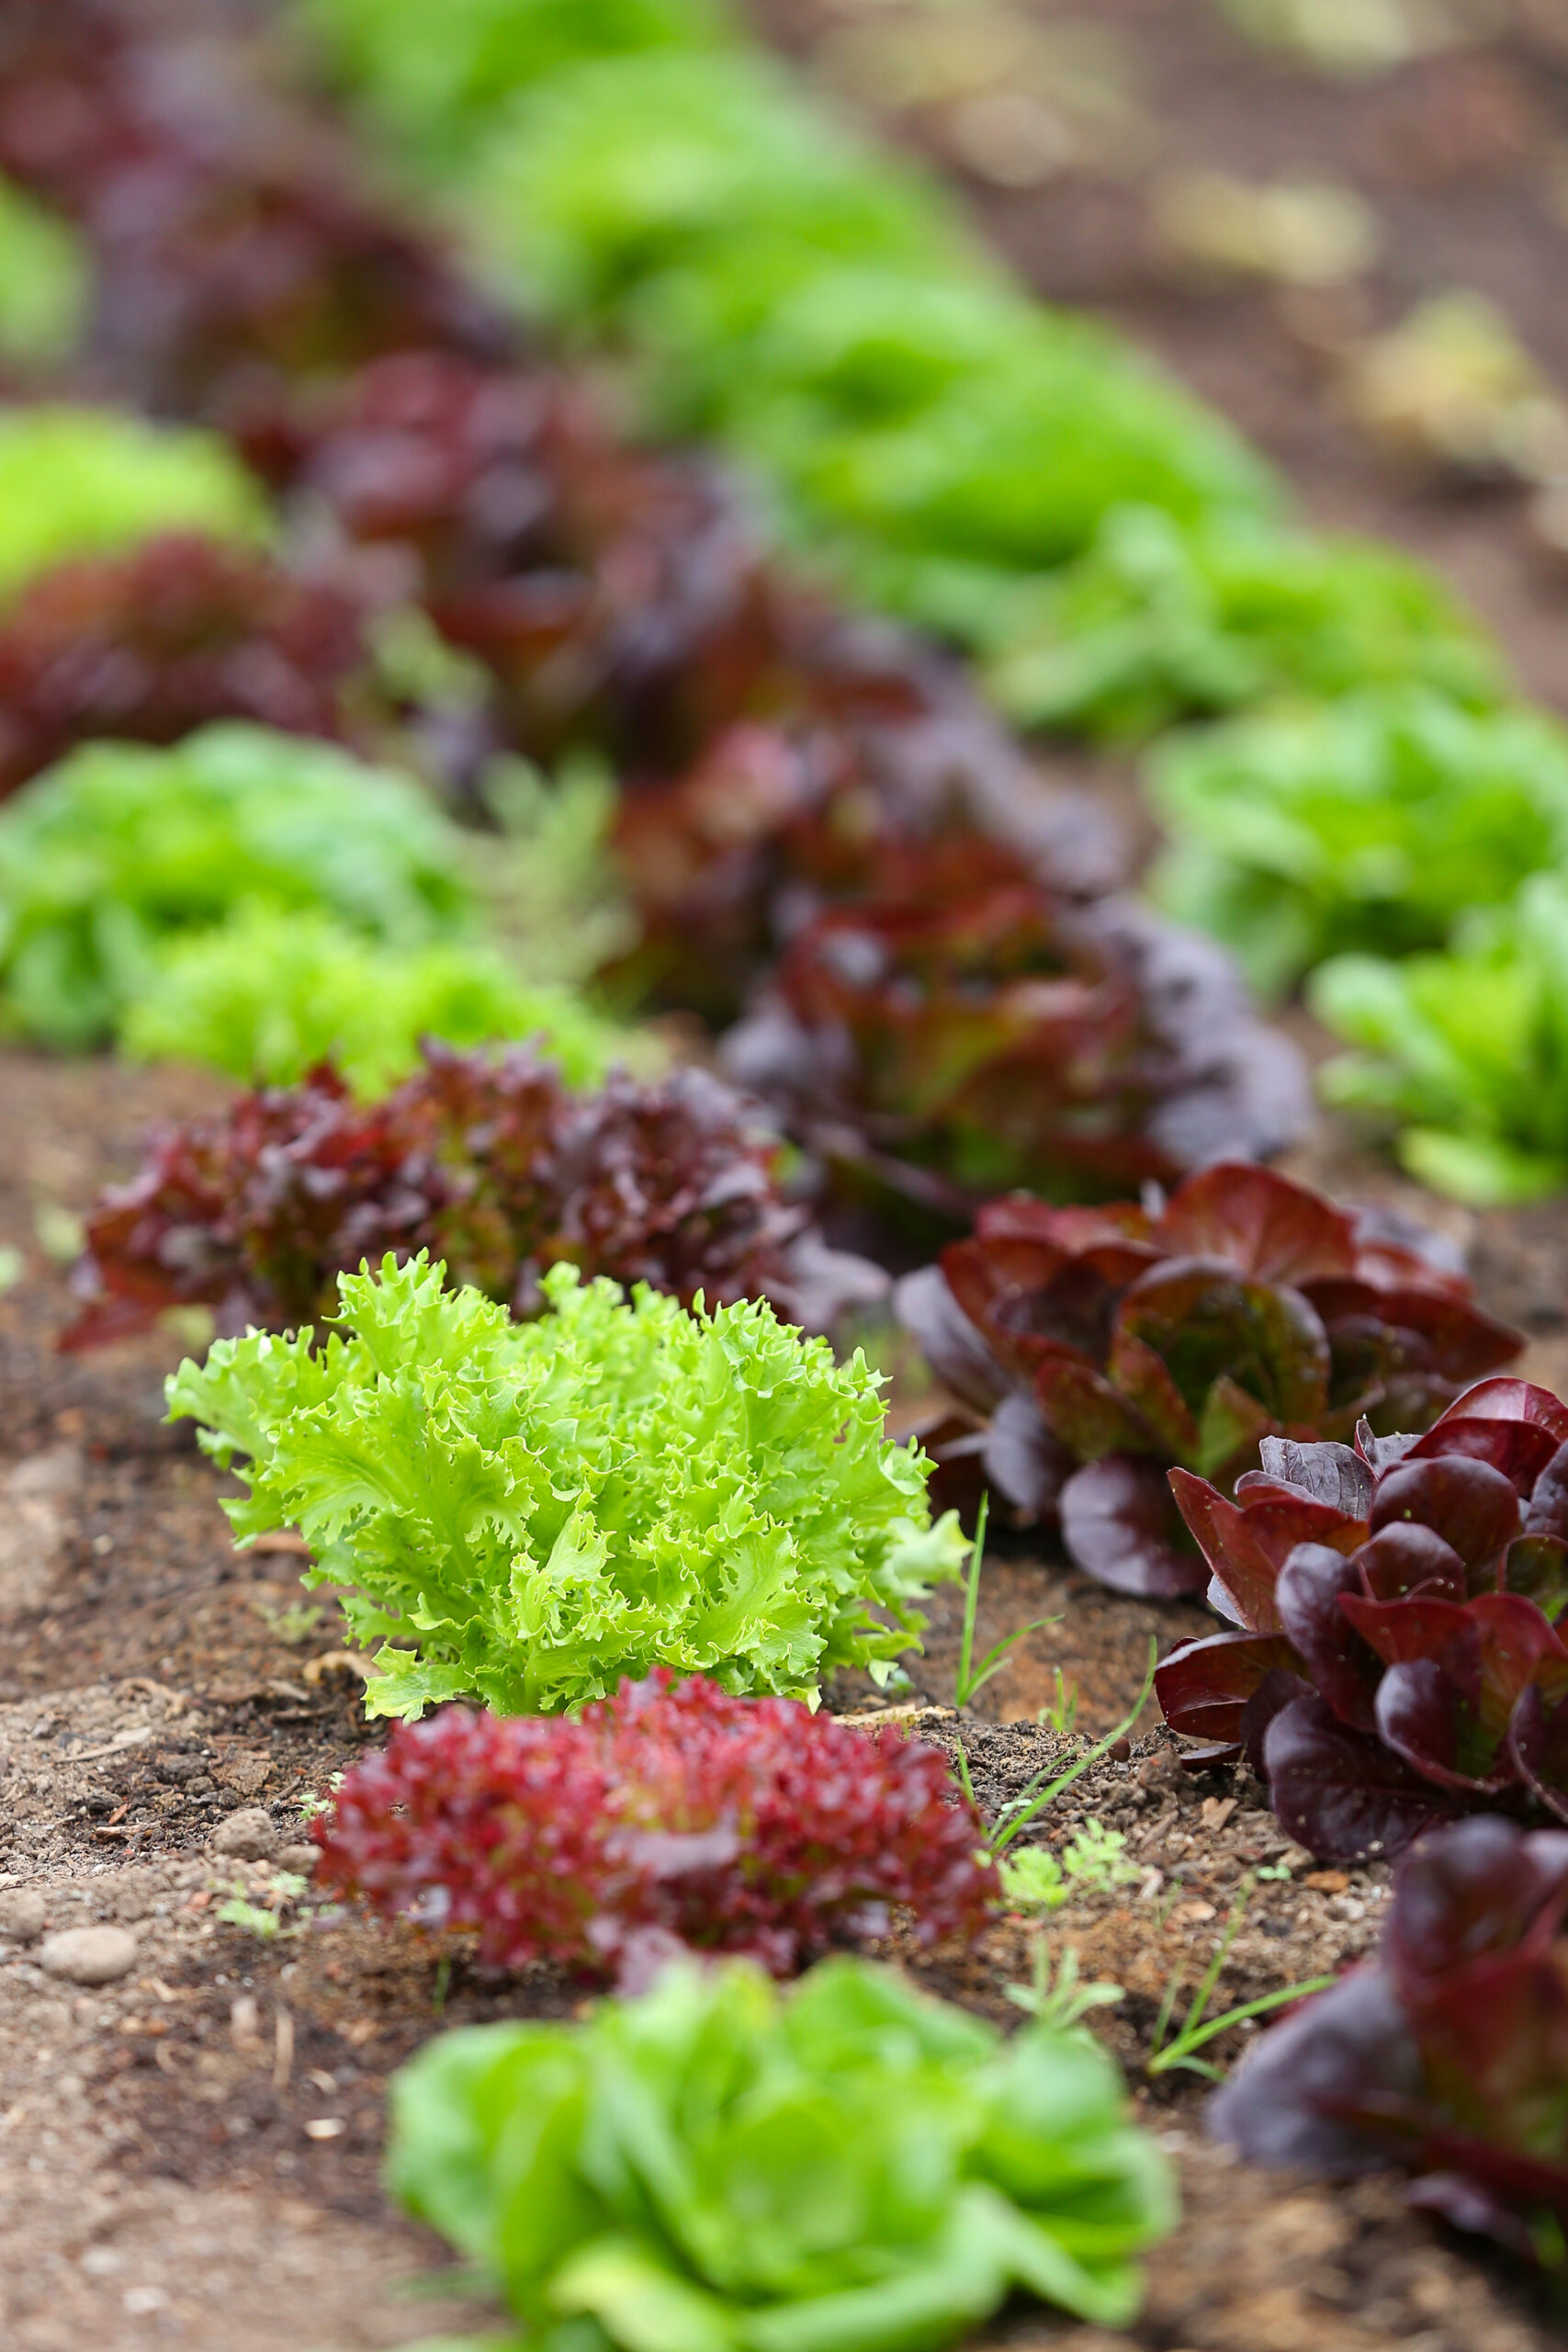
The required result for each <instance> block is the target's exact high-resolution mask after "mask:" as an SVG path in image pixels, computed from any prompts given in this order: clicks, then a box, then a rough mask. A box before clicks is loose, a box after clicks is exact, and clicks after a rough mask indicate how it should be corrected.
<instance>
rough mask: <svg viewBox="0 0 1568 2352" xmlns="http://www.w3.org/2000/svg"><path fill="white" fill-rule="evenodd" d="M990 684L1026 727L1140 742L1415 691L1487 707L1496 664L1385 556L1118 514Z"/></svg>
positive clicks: (1448, 611)
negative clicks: (1299, 708) (1291, 705)
mask: <svg viewBox="0 0 1568 2352" xmlns="http://www.w3.org/2000/svg"><path fill="white" fill-rule="evenodd" d="M1005 618H1006V622H1007V624H1008V625H1007V626H1006V627H1005V628H1004V629H1003V630H1002V632H1001V633H1000V642H999V643H998V646H997V648H996V651H995V655H994V658H993V661H992V662H991V665H990V670H989V684H990V686H991V690H992V693H993V694H994V695H995V696H996V699H997V701H998V703H999V705H1000V706H1001V707H1002V709H1003V710H1005V711H1006V712H1007V714H1008V716H1009V717H1010V718H1013V719H1015V720H1017V721H1018V722H1019V723H1020V724H1021V725H1023V726H1026V727H1043V728H1052V729H1057V730H1059V731H1062V732H1070V733H1074V734H1079V733H1085V734H1089V735H1093V736H1097V737H1100V738H1102V739H1105V740H1108V741H1137V740H1139V739H1141V738H1144V737H1146V736H1149V735H1153V734H1155V733H1156V732H1157V731H1158V730H1159V729H1161V728H1163V727H1168V726H1169V725H1170V724H1171V722H1172V721H1173V720H1174V719H1178V718H1184V717H1187V716H1189V715H1190V714H1194V713H1209V712H1214V713H1219V712H1224V711H1228V710H1233V709H1237V708H1239V707H1242V706H1243V705H1244V704H1247V703H1257V702H1262V701H1279V700H1280V699H1281V698H1282V697H1284V696H1286V695H1300V696H1303V697H1315V696H1332V695H1341V694H1347V693H1348V692H1350V691H1351V690H1352V689H1354V688H1356V687H1358V686H1364V685H1373V684H1384V683H1389V684H1405V683H1410V682H1416V683H1420V684H1427V685H1431V686H1434V687H1436V688H1438V689H1439V690H1440V691H1441V692H1442V693H1443V694H1445V695H1448V696H1450V698H1451V699H1452V700H1454V701H1456V702H1462V703H1468V704H1471V705H1473V706H1474V707H1478V708H1480V707H1486V706H1487V705H1489V704H1493V703H1495V702H1497V701H1499V700H1500V699H1501V698H1502V695H1503V694H1504V691H1505V689H1506V676H1505V673H1504V669H1503V664H1502V662H1501V660H1500V658H1499V656H1498V654H1497V653H1496V651H1495V649H1494V647H1492V646H1491V645H1490V644H1489V643H1488V642H1487V640H1486V638H1485V635H1484V632H1483V630H1482V628H1481V627H1480V624H1479V623H1478V622H1476V621H1475V620H1473V619H1472V618H1471V616H1468V615H1467V614H1466V613H1464V612H1463V611H1462V610H1461V607H1460V605H1459V604H1458V602H1457V600H1456V599H1455V598H1454V597H1453V596H1452V595H1451V594H1450V592H1449V590H1448V589H1447V588H1446V587H1445V586H1444V584H1443V583H1442V582H1440V581H1439V580H1438V579H1437V578H1436V576H1435V575H1434V574H1433V573H1431V572H1429V571H1426V570H1425V569H1424V568H1423V567H1422V566H1421V565H1419V564H1417V563H1414V562H1412V561H1411V560H1410V559H1409V558H1408V557H1407V556H1403V555H1400V554H1399V553H1397V552H1396V551H1395V550H1394V549H1393V548H1382V547H1378V546H1376V545H1374V544H1373V543H1372V542H1371V541H1366V540H1359V539H1328V538H1322V539H1320V538H1314V537H1309V536H1308V535H1307V534H1306V533H1304V532H1299V531H1287V530H1281V529H1278V528H1274V527H1269V526H1260V525H1259V524H1258V523H1257V522H1256V521H1253V522H1250V523H1248V522H1246V521H1243V522H1241V523H1238V522H1236V521H1235V520H1234V519H1221V520H1219V521H1217V522H1215V521H1211V520H1201V521H1199V522H1198V523H1196V524H1190V525H1182V524H1180V523H1179V522H1178V521H1177V520H1176V519H1175V517H1174V516H1173V515H1168V514H1166V513H1163V512H1161V511H1160V510H1159V509H1158V508H1156V507H1152V506H1118V507H1114V508H1112V509H1111V513H1110V514H1109V515H1107V516H1106V518H1105V520H1104V522H1103V523H1102V524H1101V526H1100V531H1099V534H1098V536H1097V537H1096V539H1095V543H1094V545H1093V547H1092V548H1090V549H1089V552H1088V554H1087V555H1085V556H1084V557H1083V558H1082V559H1081V560H1079V561H1078V562H1077V564H1075V565H1074V566H1073V567H1072V568H1071V569H1070V570H1069V571H1066V573H1064V574H1063V575H1061V576H1060V577H1058V578H1057V579H1055V580H1049V581H1044V582H1040V583H1039V584H1038V585H1037V586H1036V587H1035V588H1034V589H1033V591H1032V593H1030V594H1026V595H1022V596H1021V597H1020V598H1019V599H1018V600H1017V602H1016V604H1015V606H1014V609H1013V611H1012V612H1011V614H1010V615H1008V616H1005Z"/></svg>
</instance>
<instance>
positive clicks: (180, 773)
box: [0, 721, 479, 1048]
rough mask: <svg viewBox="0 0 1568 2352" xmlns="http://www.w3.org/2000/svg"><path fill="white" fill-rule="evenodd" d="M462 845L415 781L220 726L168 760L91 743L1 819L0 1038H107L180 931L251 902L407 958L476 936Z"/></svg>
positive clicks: (67, 1041) (312, 747)
mask: <svg viewBox="0 0 1568 2352" xmlns="http://www.w3.org/2000/svg"><path fill="white" fill-rule="evenodd" d="M470 856H471V851H470V848H469V845H468V843H467V842H465V841H464V839H463V837H462V836H461V835H460V834H459V833H458V832H457V830H456V828H455V827H454V826H452V825H451V824H449V823H448V821H447V820H446V818H445V817H443V816H442V815H441V813H440V811H439V810H438V809H436V807H435V806H434V803H433V802H432V800H431V799H430V798H429V797H428V796H427V795H426V793H425V792H424V791H423V789H422V787H421V786H419V785H418V784H416V783H415V782H414V781H413V779H412V777H409V776H404V775H398V774H396V773H394V772H392V771H390V770H386V769H379V768H371V767H367V766H366V765H365V764H364V763H363V762H361V761H359V760H356V759H355V758H353V757H352V756H351V755H350V753H348V752H344V751H340V750H339V749H337V748H336V746H334V745H333V744H330V743H318V742H311V741H306V740H305V739H303V738H301V737H299V736H296V735H284V734H278V733H276V732H275V731H273V730H272V729H268V728H264V727H254V726H250V725H248V724H243V723H241V722H238V721H225V722H222V723H220V724H219V725H216V726H211V727H206V728H202V729H199V730H198V731H197V733H196V734H194V735H190V736H187V737H186V740H185V741H184V742H182V743H179V744H176V745H175V746H173V747H172V748H171V749H168V750H162V749H148V748H146V747H144V746H142V745H140V744H129V743H112V742H96V743H88V744H85V745H83V746H82V747H81V748H80V749H79V750H77V751H74V752H72V753H71V754H70V755H69V756H68V757H67V758H66V759H64V760H62V762H61V763H59V765H58V766H57V767H54V768H51V769H50V770H49V771H48V772H47V773H46V774H45V775H40V776H37V777H35V778H34V779H33V781H32V782H31V783H30V784H28V785H26V786H23V788H22V790H21V791H20V792H18V793H17V794H15V795H14V796H13V797H12V798H11V799H10V800H9V801H7V802H6V806H5V807H4V809H0V1028H5V1029H8V1030H9V1031H10V1032H11V1033H12V1034H13V1035H21V1036H23V1037H27V1038H30V1039H34V1040H37V1041H38V1042H39V1043H40V1044H44V1045H49V1046H59V1047H68V1048H69V1047H74V1048H81V1047H85V1046H91V1045H94V1044H96V1043H98V1042H99V1041H101V1040H103V1039H104V1038H106V1037H107V1036H109V1035H112V1034H113V1032H114V1030H115V1029H116V1027H117V1025H118V1022H119V1020H120V1018H121V1016H122V1015H123V1013H124V1012H125V1010H126V1008H127V1007H128V1006H129V1005H130V1003H131V1002H132V1001H133V1000H135V999H136V998H137V997H139V996H141V995H142V994H143V993H144V992H145V991H146V989H147V988H148V987H149V986H150V985H151V984H152V981H153V979H154V978H155V977H156V974H157V971H158V969H159V961H158V959H159V956H160V951H161V950H162V949H163V947H164V945H165V944H167V943H168V941H169V940H170V939H171V938H172V937H173V936H175V935H176V934H178V933H188V932H193V931H197V930H206V929H209V928H210V927H211V926H213V925H215V924H218V923H220V922H223V921H224V920H225V919H226V918H227V917H228V916H229V915H230V914H231V913H232V912H234V911H235V910H238V909H239V908H240V907H242V906H243V905H247V904H258V903H259V904H262V905H267V906H272V907H275V908H277V909H280V910H296V911H299V910H316V911H320V912H323V913H328V914H331V915H333V916H334V917H335V918H337V919H338V920H339V921H341V922H344V923H346V924H347V925H349V926H350V927H351V928H353V929H355V930H356V931H358V932H360V933H363V935H364V936H366V937H367V938H369V939H379V940H382V941H385V942H387V943H389V944H395V945H397V946H398V947H400V948H401V949H405V950H406V949H410V948H413V947H417V946H420V945H423V944H426V943H428V942H430V941H432V940H435V939H438V938H441V937H443V936H448V937H449V936H451V935H453V934H455V933H460V932H462V931H464V930H466V929H468V927H469V926H470V925H471V924H472V923H473V922H474V920H475V917H476V910H477V907H478V905H479V899H478V896H477V893H476V890H475V888H474V887H473V884H472V881H471V879H470V864H469V861H470Z"/></svg>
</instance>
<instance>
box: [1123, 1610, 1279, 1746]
mask: <svg viewBox="0 0 1568 2352" xmlns="http://www.w3.org/2000/svg"><path fill="white" fill-rule="evenodd" d="M1298 1664H1299V1661H1298V1659H1297V1657H1296V1655H1295V1652H1294V1651H1293V1650H1292V1647H1291V1645H1290V1644H1289V1642H1287V1641H1286V1640H1285V1639H1284V1637H1283V1636H1282V1635H1281V1634H1210V1635H1209V1636H1208V1637H1207V1639H1206V1640H1203V1641H1201V1642H1184V1643H1183V1644H1182V1645H1181V1647H1180V1648H1179V1649H1177V1650H1172V1652H1171V1654H1170V1656H1169V1657H1168V1658H1165V1659H1162V1661H1161V1663H1160V1665H1159V1666H1158V1667H1157V1668H1156V1672H1155V1696H1156V1698H1157V1699H1158V1701H1159V1703H1160V1712H1161V1713H1162V1714H1163V1715H1164V1717H1165V1719H1166V1722H1167V1723H1168V1724H1169V1725H1170V1728H1171V1730H1172V1731H1174V1732H1179V1733H1180V1734H1181V1736H1182V1737H1183V1738H1184V1739H1217V1740H1227V1741H1231V1742H1234V1743H1237V1744H1239V1742H1240V1740H1241V1737H1242V1719H1243V1714H1244V1712H1245V1710H1246V1708H1247V1703H1248V1702H1249V1701H1250V1700H1251V1699H1252V1698H1254V1697H1255V1695H1256V1694H1257V1693H1258V1691H1259V1690H1261V1689H1262V1687H1263V1685H1264V1683H1265V1682H1266V1681H1267V1679H1268V1678H1269V1676H1270V1675H1272V1674H1274V1673H1276V1672H1284V1673H1287V1674H1289V1673H1293V1672H1294V1670H1295V1668H1296V1667H1297V1665H1298Z"/></svg>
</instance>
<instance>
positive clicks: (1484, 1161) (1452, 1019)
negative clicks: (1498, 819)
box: [1309, 874, 1568, 1208]
mask: <svg viewBox="0 0 1568 2352" xmlns="http://www.w3.org/2000/svg"><path fill="white" fill-rule="evenodd" d="M1309 1001H1310V1002H1311V1005H1312V1009H1313V1011H1314V1012H1315V1013H1316V1015H1317V1017H1318V1019H1319V1020H1320V1021H1322V1022H1323V1023H1325V1026H1326V1027H1328V1028H1330V1029H1332V1030H1334V1031H1335V1032H1336V1034H1337V1035H1339V1036H1341V1037H1343V1038H1344V1039H1345V1040H1346V1042H1347V1043H1348V1045H1350V1046H1354V1047H1357V1048H1359V1050H1358V1051H1355V1052H1352V1053H1349V1054H1345V1055H1342V1056H1340V1057H1338V1058H1337V1059H1336V1060H1334V1061H1330V1062H1328V1063H1327V1064H1326V1065H1325V1068H1324V1069H1323V1071H1322V1072H1321V1074H1320V1083H1321V1085H1322V1088H1323V1091H1324V1093H1325V1097H1326V1098H1327V1100H1328V1101H1329V1102H1331V1103H1338V1104H1340V1105H1342V1106H1345V1107H1348V1108H1351V1109H1357V1110H1371V1111H1374V1112H1379V1113H1382V1114H1392V1115H1393V1118H1394V1119H1395V1120H1396V1121H1397V1122H1398V1123H1399V1126H1400V1135H1399V1144H1398V1148H1399V1157H1400V1159H1402V1161H1403V1162H1404V1166H1405V1167H1406V1168H1407V1169H1408V1170H1410V1173H1411V1174H1412V1175H1413V1176H1415V1177H1416V1178H1418V1179H1419V1181H1420V1182H1422V1183H1424V1184H1429V1185H1430V1186H1431V1187H1432V1189H1433V1190H1434V1192H1438V1193H1450V1194H1451V1195H1452V1196H1453V1197H1454V1198H1455V1199H1457V1200H1461V1201H1468V1202H1471V1203H1472V1204H1474V1205H1475V1206H1477V1207H1482V1208H1490V1207H1495V1206H1497V1205H1505V1206H1506V1205H1508V1204H1512V1203H1516V1202H1520V1201H1531V1200H1540V1199H1542V1198H1544V1197H1545V1196H1546V1195H1548V1194H1550V1193H1561V1192H1564V1191H1568V879H1564V877H1563V876H1562V875H1561V874H1538V875H1535V876H1532V877H1531V879H1530V880H1529V882H1527V883H1526V884H1525V886H1524V888H1523V889H1522V890H1521V891H1520V892H1519V895H1518V897H1517V899H1516V900H1515V901H1514V902H1513V904H1512V905H1510V906H1507V907H1504V908H1497V909H1494V910H1489V911H1488V912H1486V913H1483V914H1477V915H1475V916H1473V917H1472V918H1471V920H1470V921H1469V922H1467V923H1465V924H1464V925H1463V926H1462V927H1461V932H1460V935H1459V938H1458V940H1457V942H1456V944H1455V947H1454V949H1453V951H1452V953H1450V954H1448V955H1441V956H1406V957H1405V958H1404V960H1403V961H1402V962H1400V963H1390V962H1386V961H1384V960H1383V959H1382V957H1379V956H1339V957H1337V958H1336V959H1335V960H1334V961H1333V962H1332V963H1328V964H1325V965H1323V966H1322V967H1320V969H1319V970H1318V971H1316V972H1314V975H1313V978H1312V981H1311V985H1310V989H1309Z"/></svg>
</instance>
